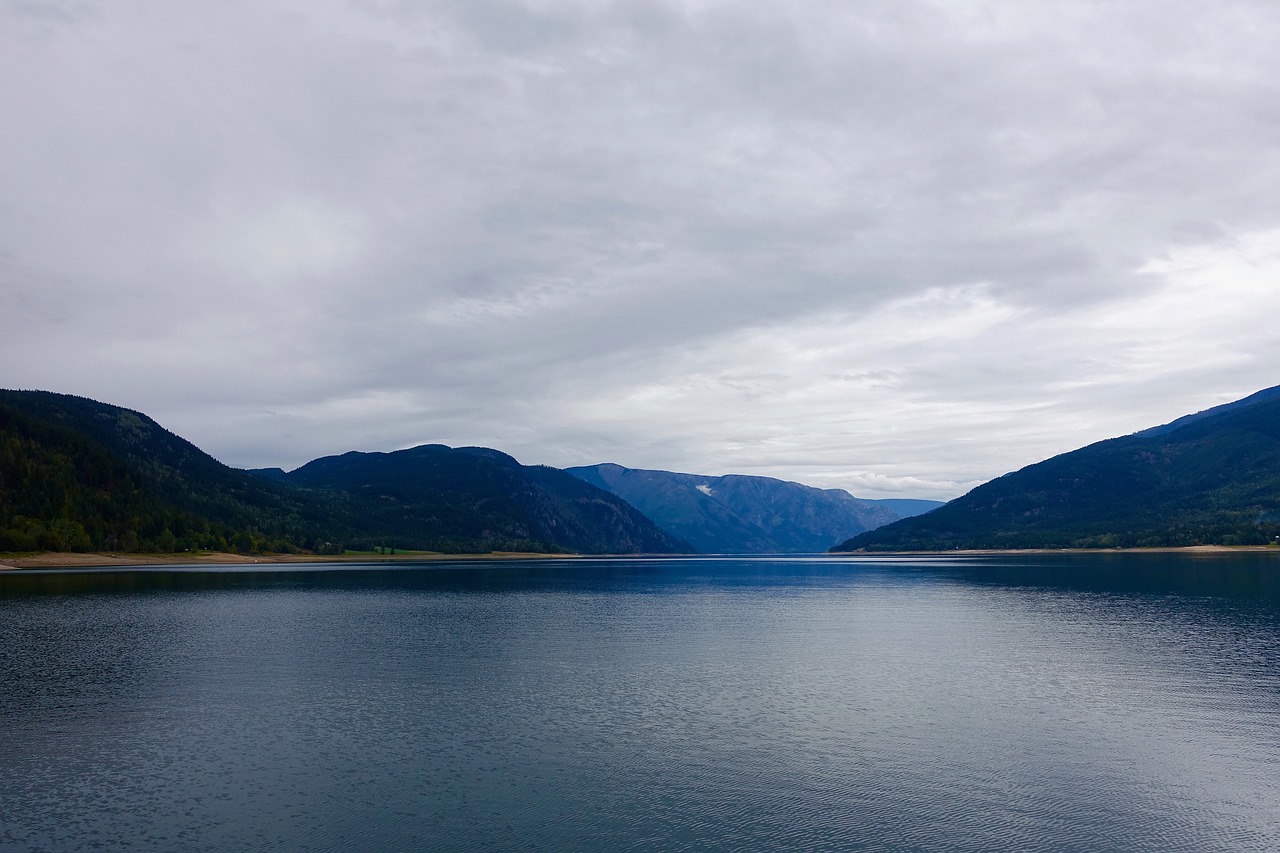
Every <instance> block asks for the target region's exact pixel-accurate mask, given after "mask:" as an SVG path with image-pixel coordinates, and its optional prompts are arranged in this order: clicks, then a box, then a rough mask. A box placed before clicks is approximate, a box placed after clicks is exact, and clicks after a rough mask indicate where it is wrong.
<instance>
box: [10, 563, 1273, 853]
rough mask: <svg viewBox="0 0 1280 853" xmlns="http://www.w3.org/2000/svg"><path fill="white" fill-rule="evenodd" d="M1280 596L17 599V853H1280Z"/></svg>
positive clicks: (895, 591)
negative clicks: (525, 852)
mask: <svg viewBox="0 0 1280 853" xmlns="http://www.w3.org/2000/svg"><path fill="white" fill-rule="evenodd" d="M1278 572H1280V563H1277V562H1276V560H1275V559H1273V558H1272V555H1269V554H1261V555H1233V556H1232V557H1231V558H1217V557H1213V558H1202V557H1187V556H1183V555H1114V556H1110V555H1085V556H1065V555H1045V556H1042V557H1034V558H984V559H975V558H963V559H954V560H939V559H924V558H912V559H902V558H848V559H845V558H838V559H832V558H813V559H757V560H741V559H733V560H716V559H702V560H592V561H578V560H566V561H552V562H541V561H539V562H535V563H494V564H474V563H472V564H457V565H441V564H431V565H423V566H405V565H398V566H395V567H390V568H389V567H385V566H368V567H359V568H355V569H350V570H336V571H335V570H327V569H323V568H319V567H311V568H307V567H296V566H291V567H287V568H286V569H285V570H282V571H261V570H258V571H252V572H246V571H240V570H214V571H210V570H208V569H206V568H201V569H191V570H183V571H172V570H163V571H131V572H118V571H111V572H84V571H81V572H53V573H21V574H12V573H10V574H7V575H0V730H3V731H4V732H5V737H4V738H3V739H2V740H0V791H3V792H4V795H3V799H2V800H0V802H2V803H3V805H2V806H0V850H4V851H6V853H7V851H9V850H24V851H25V850H46V849H47V850H62V849H75V848H87V847H93V846H97V847H100V848H102V849H118V848H121V847H125V846H128V847H130V848H131V849H155V850H196V849H202V850H203V849H228V850H249V849H255V850H256V849H263V848H267V847H278V846H282V847H288V848H307V849H316V850H348V849H357V850H359V849H364V850H378V849H388V848H399V849H406V848H410V849H411V848H433V849H530V848H533V849H538V848H545V849H571V850H572V849H579V850H588V849H592V850H594V849H601V848H637V849H641V848H642V849H654V848H657V849H674V850H681V849H688V850H693V849H698V850H705V849H724V850H751V849H758V850H763V849H778V848H784V847H793V848H797V849H814V850H991V849H1028V850H1031V849H1054V850H1162V851H1163V850H1188V851H1190V850H1197V851H1199V850H1271V849H1277V848H1280V818H1277V815H1276V809H1275V803H1277V802H1280V770H1278V769H1277V768H1278V767H1280V761H1278V759H1280V738H1278V737H1277V733H1278V732H1280V727H1278V724H1280V618H1278V616H1280V594H1278V593H1277V573H1278ZM6 845H7V846H6Z"/></svg>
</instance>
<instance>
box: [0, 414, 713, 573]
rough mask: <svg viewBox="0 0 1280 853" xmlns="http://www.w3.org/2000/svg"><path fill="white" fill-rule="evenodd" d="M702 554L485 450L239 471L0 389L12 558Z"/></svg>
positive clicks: (106, 420) (145, 428)
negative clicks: (230, 553)
mask: <svg viewBox="0 0 1280 853" xmlns="http://www.w3.org/2000/svg"><path fill="white" fill-rule="evenodd" d="M375 546H389V547H394V548H402V549H410V550H435V551H445V552H454V553H456V552H487V551H491V550H511V551H517V550H519V551H551V552H568V551H576V552H582V553H639V552H660V553H670V552H679V551H687V550H689V546H688V545H687V543H683V542H680V541H678V540H675V539H673V538H671V537H670V536H668V535H667V534H665V533H663V532H662V531H661V530H659V529H658V528H657V527H656V526H655V525H654V524H653V523H652V522H651V521H649V520H648V519H647V518H645V517H644V516H643V515H642V514H641V513H640V512H639V511H637V510H636V509H635V508H634V507H632V506H630V505H629V504H627V503H626V502H625V501H623V500H621V499H620V498H617V497H616V496H614V495H612V494H610V493H608V492H607V491H604V490H601V489H597V488H595V487H593V486H590V485H588V484H586V483H583V482H582V481H581V480H579V479H578V478H575V477H571V476H569V475H568V474H565V473H564V472H563V471H559V470H557V469H554V468H542V467H537V466H523V465H520V464H519V463H517V462H516V461H515V460H514V459H512V458H511V457H509V456H507V455H506V454H503V453H499V452H497V451H493V450H486V449H483V448H463V449H458V450H453V449H450V448H447V447H444V446H442V445H426V446H423V447H418V448H413V449H412V450H402V451H397V452H396V453H348V454H345V455H343V456H334V457H327V458H325V459H318V460H315V461H314V462H311V463H309V464H307V465H304V466H303V467H302V468H300V469H298V470H297V471H294V472H292V473H289V474H285V473H284V472H283V471H280V470H279V469H268V470H266V471H262V472H258V475H255V474H251V473H249V472H245V471H239V470H236V469H233V468H229V467H227V466H226V465H223V464H222V463H220V462H218V461H217V460H216V459H213V458H212V457H210V456H209V455H208V454H206V453H204V452H203V451H201V450H200V449H199V448H197V447H196V446H195V445H193V444H191V443H190V442H188V441H185V440H184V439H181V438H179V437H178V436H176V435H174V434H173V433H171V432H169V431H167V430H165V429H164V428H163V427H161V426H160V425H159V424H157V423H156V422H155V421H153V420H151V419H150V418H148V417H147V416H146V415H143V414H141V413H139V412H134V411H130V410H128V409H122V408H120V407H118V406H111V405H107V404H105V403H99V402H96V401H93V400H87V399H84V398H82V397H73V396H69V395H65V394H53V393H49V392H44V391H0V551H34V550H55V551H60V550H69V551H90V550H121V551H164V552H172V551H179V550H191V549H210V550H240V551H262V550H270V551H290V550H298V549H307V550H315V551H322V552H323V551H340V550H342V549H343V548H351V549H355V550H368V549H371V548H373V547H375Z"/></svg>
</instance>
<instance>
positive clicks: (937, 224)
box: [0, 0, 1280, 497]
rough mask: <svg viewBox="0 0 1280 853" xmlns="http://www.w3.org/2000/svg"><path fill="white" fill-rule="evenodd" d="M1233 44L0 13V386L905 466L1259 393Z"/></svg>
mask: <svg viewBox="0 0 1280 853" xmlns="http://www.w3.org/2000/svg"><path fill="white" fill-rule="evenodd" d="M1275 32H1280V9H1277V8H1275V7H1274V6H1273V5H1272V4H1269V3H1266V2H1262V0H1258V2H1224V3H1218V4H1211V5H1205V4H1192V3H1189V2H1188V3H1174V4H1170V3H1168V2H1160V3H1156V2H1154V1H1152V2H1139V3H1131V4H1124V6H1123V7H1114V5H1113V4H1097V3H1091V2H1083V0H1072V2H1066V0H1062V2H1053V3H1043V4H1035V6H1034V8H1032V7H1030V6H1027V5H1026V4H1019V3H1014V2H976V0H975V2H960V0H956V2H937V3H931V2H923V0H917V1H916V2H882V3H881V2H868V3H860V4H855V5H850V4H847V3H835V2H830V3H826V2H817V0H815V1H814V2H805V3H781V2H759V3H753V4H749V5H747V6H744V5H743V4H729V3H719V2H687V3H661V2H585V0H582V2H570V0H563V2H558V1H557V0H547V2H537V3H535V2H517V0H484V2H480V0H469V2H452V0H450V2H435V3H407V2H405V3H401V2H390V0H360V2H351V3H342V2H338V1H337V0H324V1H323V2H307V3H302V2H293V0H273V2H267V3H247V2H245V3H240V2H228V3H221V4H214V5H211V6H205V7H190V6H183V7H181V8H179V7H166V6H163V5H160V6H157V5H155V4H150V3H142V2H132V1H131V0H115V2H105V3H101V4H93V5H91V6H90V5H84V4H77V3H71V2H65V3H41V4H31V3H26V2H16V1H15V0H10V2H7V3H5V4H3V5H0V80H2V81H4V82H3V83H0V109H2V110H3V111H4V114H5V115H7V116H10V117H13V118H14V119H15V120H11V121H8V122H5V123H4V125H3V126H2V127H0V294H3V298H4V304H5V309H6V310H5V311H4V312H2V314H0V354H2V359H0V365H3V367H2V368H0V384H4V385H8V386H15V387H46V388H50V389H53V390H60V391H67V392H71V393H81V394H88V395H90V396H94V397H98V398H100V399H105V400H109V401H112V402H118V403H122V404H125V405H131V406H134V407H137V408H140V409H143V410H144V411H147V412H148V413H150V414H153V415H154V416H156V417H157V418H159V419H160V420H161V421H162V422H164V423H165V424H166V425H167V426H170V427H171V428H173V429H175V430H176V431H178V432H180V433H182V434H184V435H187V436H189V437H190V438H192V439H193V440H195V441H196V442H197V443H198V444H200V445H201V446H203V447H205V448H207V449H209V450H210V451H211V452H213V453H214V454H215V455H217V456H219V458H222V459H224V460H225V461H227V462H230V463H232V464H240V465H266V464H281V465H285V466H292V465H295V464H298V463H300V462H302V461H305V460H306V459H307V458H310V457H311V456H314V455H319V454H321V453H330V452H340V451H343V450H347V449H351V448H361V449H386V448H391V447H395V446H404V445H408V444H413V443H418V442H423V441H447V442H450V443H486V444H493V445H496V446H500V447H502V448H503V449H506V450H508V451H510V452H513V453H515V454H516V455H517V456H519V457H520V458H522V459H524V460H525V461H533V462H546V463H550V464H558V465H567V464H576V463H583V462H594V461H601V460H605V459H608V460H612V461H618V462H621V463H623V464H628V465H633V466H638V467H671V468H679V469H682V470H694V471H704V472H706V473H723V472H728V471H746V472H758V473H769V474H773V475H777V476H785V477H789V478H793V479H798V480H801V481H802V482H813V483H815V484H821V485H842V486H849V487H850V488H852V489H854V490H855V492H857V493H860V494H869V495H873V494H889V493H901V494H918V495H920V496H938V497H949V496H951V495H954V494H956V493H958V492H959V491H960V490H962V489H964V488H966V487H968V486H970V485H972V484H974V483H976V482H979V481H981V480H983V479H987V478H989V477H991V476H995V475H997V474H1000V473H1003V472H1004V471H1006V470H1009V469H1011V468H1013V467H1017V466H1019V465H1022V464H1026V463H1028V462H1032V461H1035V460H1036V459H1038V458H1040V457H1041V456H1043V455H1047V454H1049V453H1052V452H1058V451H1060V450H1065V449H1069V448H1070V447H1073V446H1076V445H1078V444H1081V443H1085V442H1087V441H1092V440H1096V439H1100V438H1104V437H1107V436H1108V435H1112V434H1116V433H1117V432H1124V431H1129V430H1132V429H1138V428H1141V427H1143V426H1147V425H1150V424H1151V423H1154V422H1156V421H1159V420H1164V419H1169V418H1171V417H1175V416H1177V415H1179V414H1182V413H1184V412H1185V411H1189V410H1192V409H1195V408H1202V407H1203V406H1205V405H1211V404H1212V403H1214V402H1220V401H1221V400H1222V399H1224V398H1229V397H1230V396H1232V395H1237V394H1242V393H1247V392H1248V391H1251V390H1255V389H1256V388H1258V387H1263V386H1265V385H1271V384H1275V382H1276V381H1277V380H1276V377H1275V376H1273V375H1271V370H1270V366H1271V365H1273V364H1275V363H1277V362H1276V360H1275V358H1274V356H1275V354H1276V350H1277V348H1280V333H1277V334H1273V333H1272V332H1270V331H1269V330H1268V329H1267V328H1266V327H1265V325H1259V324H1257V323H1256V322H1252V323H1251V322H1250V321H1251V320H1256V318H1257V317H1260V316H1267V314H1266V312H1269V311H1272V310H1274V309H1275V308H1277V307H1280V306H1278V305H1277V304H1276V299H1275V297H1274V296H1273V293H1274V288H1272V287H1271V286H1270V285H1269V284H1267V283H1266V282H1267V281H1268V279H1267V278H1266V275H1265V274H1264V273H1265V271H1267V270H1271V271H1272V272H1275V271H1280V262H1277V261H1276V258H1275V253H1274V252H1272V251H1271V249H1270V248H1268V247H1271V246H1272V245H1273V244H1274V243H1275V237H1274V236H1272V235H1274V233H1275V229H1277V227H1278V226H1280V222H1278V221H1277V219H1280V216H1278V215H1277V213H1276V212H1275V206H1274V198H1275V196H1276V191H1277V189H1278V188H1280V150H1278V149H1280V137H1277V134H1276V128H1277V127H1280V123H1278V119H1280V92H1278V90H1277V88H1276V85H1275V82H1274V81H1275V80H1277V79H1280V59H1278V58H1277V57H1280V51H1277V50H1276V49H1275V43H1274V42H1275V39H1274V36H1273V34H1274V33H1275ZM1241 259H1246V260H1244V261H1242V260H1241ZM1246 261H1247V262H1246ZM1258 270H1262V271H1263V273H1257V272H1256V271H1258ZM1197 276H1198V277H1199V278H1198V279H1196V280H1197V281H1199V284H1192V283H1190V282H1191V279H1193V278H1196V277H1197ZM1259 276H1261V278H1259ZM1241 282H1252V283H1251V284H1241ZM1117 318H1118V319H1117Z"/></svg>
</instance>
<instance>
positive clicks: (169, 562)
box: [0, 551, 581, 571]
mask: <svg viewBox="0 0 1280 853" xmlns="http://www.w3.org/2000/svg"><path fill="white" fill-rule="evenodd" d="M579 556H581V555H579V554H544V553H534V552H530V553H524V552H520V551H491V552H490V553H488V554H445V553H441V552H439V551H418V552H410V553H407V554H256V555H255V554H248V555H246V554H228V553H225V552H221V551H195V552H185V553H179V554H105V553H89V554H78V553H72V552H69V551H45V552H43V553H37V554H0V571H5V570H18V569H105V568H111V567H113V566H119V567H120V568H130V567H136V566H195V565H211V566H220V565H253V564H254V563H260V564H264V565H265V564H279V563H374V562H376V563H402V562H412V563H418V562H435V561H446V560H539V559H570V558H577V557H579Z"/></svg>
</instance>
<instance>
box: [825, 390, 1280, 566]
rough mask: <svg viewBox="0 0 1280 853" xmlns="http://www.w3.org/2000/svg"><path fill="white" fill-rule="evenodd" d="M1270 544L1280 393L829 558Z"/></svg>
mask: <svg viewBox="0 0 1280 853" xmlns="http://www.w3.org/2000/svg"><path fill="white" fill-rule="evenodd" d="M1277 535H1280V388H1271V389H1267V390H1266V391H1263V392H1259V393H1258V394H1254V395H1252V396H1251V397H1248V398H1245V399H1244V400H1240V401H1237V402H1236V403H1232V404H1228V405H1226V406H1221V407H1217V408H1215V409H1210V410H1208V411H1206V412H1200V413H1197V414H1196V415H1192V416H1187V417H1184V418H1179V419H1178V420H1176V421H1173V422H1172V423H1169V424H1165V425H1164V426H1162V427H1155V428H1152V429H1149V430H1144V431H1142V432H1139V433H1135V434H1133V435H1129V436H1124V437H1122V438H1113V439H1109V440H1107V441H1102V442H1098V443H1097V444H1092V445H1089V446H1088V447H1084V448H1081V449H1079V450H1075V451H1072V452H1070V453H1064V454H1062V455H1060V456H1055V457H1053V458H1051V459H1048V460H1045V461H1044V462H1040V463H1038V464H1035V465H1031V466H1028V467H1026V468H1023V469H1022V470H1020V471H1016V472H1014V473H1011V474H1006V475H1005V476H1003V477H1000V478H998V479H996V480H992V481H991V482H989V483H986V484H984V485H982V486H979V487H978V488H976V489H974V490H973V491H971V492H969V493H968V494H967V495H964V496H963V497H960V498H957V499H956V500H954V501H952V502H951V503H949V504H947V505H946V506H944V507H942V508H941V509H937V510H935V511H933V512H931V513H929V514H928V515H924V516H918V517H915V518H908V519H904V520H903V521H899V522H897V523H895V524H891V525H888V526H886V527H883V528H881V529H879V530H875V531H872V532H869V533H864V534H861V535H859V536H856V537H853V538H852V539H850V540H849V541H847V542H844V543H842V544H841V545H840V546H838V547H837V548H836V549H833V550H839V551H851V550H859V549H866V550H946V549H953V548H1069V547H1084V548H1092V547H1133V546H1138V547H1148V546H1184V545H1198V544H1225V545H1241V544H1263V543H1266V542H1269V541H1272V539H1273V537H1275V536H1277Z"/></svg>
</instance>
